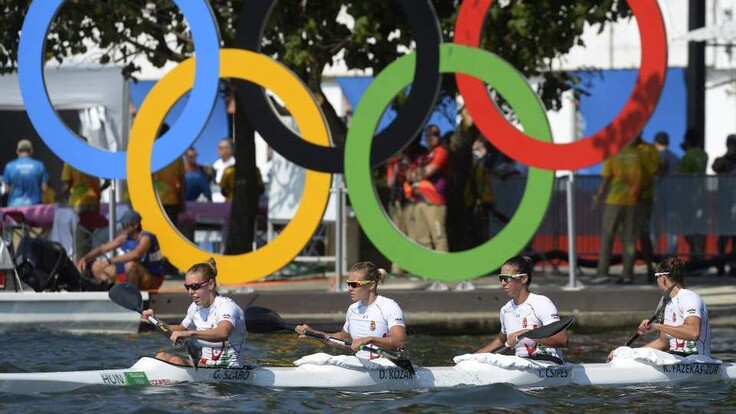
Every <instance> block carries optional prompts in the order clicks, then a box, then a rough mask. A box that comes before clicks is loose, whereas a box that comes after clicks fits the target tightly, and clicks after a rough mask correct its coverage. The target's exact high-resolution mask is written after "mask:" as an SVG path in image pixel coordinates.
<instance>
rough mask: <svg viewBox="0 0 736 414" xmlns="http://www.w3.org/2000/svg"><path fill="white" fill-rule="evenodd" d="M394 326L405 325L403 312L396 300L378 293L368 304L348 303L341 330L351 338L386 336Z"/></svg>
mask: <svg viewBox="0 0 736 414" xmlns="http://www.w3.org/2000/svg"><path fill="white" fill-rule="evenodd" d="M394 326H406V325H405V324H404V313H403V312H402V311H401V308H400V307H399V305H398V304H397V303H396V302H394V301H393V300H391V299H389V298H386V297H383V296H380V295H379V296H378V297H377V298H376V300H375V301H374V302H373V303H371V304H370V305H368V306H365V305H363V303H362V302H360V301H358V302H355V303H353V304H352V305H350V307H349V308H348V312H347V315H345V325H343V327H342V330H343V331H345V332H347V333H348V334H350V337H351V338H353V339H360V338H365V337H366V336H377V337H383V338H386V337H388V336H389V334H390V332H391V328H393V327H394Z"/></svg>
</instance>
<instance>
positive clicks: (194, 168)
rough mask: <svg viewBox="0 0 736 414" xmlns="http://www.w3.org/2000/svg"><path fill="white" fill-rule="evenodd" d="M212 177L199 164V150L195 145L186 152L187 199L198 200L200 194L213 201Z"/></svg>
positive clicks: (185, 179) (185, 181) (185, 180)
mask: <svg viewBox="0 0 736 414" xmlns="http://www.w3.org/2000/svg"><path fill="white" fill-rule="evenodd" d="M211 180H212V177H211V176H210V175H209V174H207V171H205V169H204V167H203V166H202V165H200V164H197V151H196V150H195V149H194V147H189V149H187V150H186V152H184V183H185V188H186V197H185V198H186V200H187V201H197V200H198V199H199V196H200V195H201V196H204V198H205V199H206V200H207V201H212V191H211V190H210V181H211Z"/></svg>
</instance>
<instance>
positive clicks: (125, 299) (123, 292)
mask: <svg viewBox="0 0 736 414" xmlns="http://www.w3.org/2000/svg"><path fill="white" fill-rule="evenodd" d="M107 295H108V296H109V297H110V300H112V301H113V302H115V303H116V304H118V305H120V306H122V307H123V308H125V309H128V310H131V311H134V312H138V313H140V314H141V315H143V296H141V291H140V290H138V288H137V287H135V286H133V285H132V284H130V283H127V282H125V283H118V284H116V285H115V286H113V287H112V288H110V290H109V291H108V293H107ZM148 321H149V322H150V323H151V324H152V325H153V326H154V328H155V329H156V330H157V331H158V332H160V333H161V334H162V335H164V336H166V337H167V338H171V334H172V333H173V331H172V330H171V329H169V327H168V326H166V324H165V323H163V322H161V321H160V320H158V319H156V318H154V317H153V316H149V317H148ZM183 345H186V347H187V353H188V354H189V358H190V360H191V361H190V362H192V365H194V368H197V363H198V361H199V359H200V358H201V357H202V350H201V348H200V347H199V346H198V345H197V344H196V342H195V341H193V340H191V339H188V340H186V341H185V342H184V344H183Z"/></svg>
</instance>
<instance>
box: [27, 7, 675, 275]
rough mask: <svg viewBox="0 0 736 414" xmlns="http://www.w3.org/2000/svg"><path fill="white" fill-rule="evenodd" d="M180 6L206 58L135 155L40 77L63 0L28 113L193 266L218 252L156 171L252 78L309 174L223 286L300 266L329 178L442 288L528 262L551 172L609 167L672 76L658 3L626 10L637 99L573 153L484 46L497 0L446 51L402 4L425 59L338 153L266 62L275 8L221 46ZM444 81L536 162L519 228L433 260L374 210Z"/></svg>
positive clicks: (381, 85)
mask: <svg viewBox="0 0 736 414" xmlns="http://www.w3.org/2000/svg"><path fill="white" fill-rule="evenodd" d="M174 1H175V3H176V4H177V5H178V6H179V7H180V8H181V10H182V13H183V14H184V15H185V17H186V18H187V20H188V21H189V24H190V25H191V27H192V33H193V37H194V43H195V48H196V51H197V57H198V58H197V59H196V60H195V59H194V58H189V59H187V60H185V61H183V62H181V63H180V64H179V65H178V66H177V67H176V68H175V69H173V70H172V71H170V72H169V73H168V74H167V75H166V76H164V77H163V78H162V79H161V80H160V81H159V82H158V83H157V84H156V85H155V86H154V88H153V89H152V90H151V91H150V93H149V94H148V96H147V97H146V99H145V100H144V102H143V104H142V105H141V107H140V109H139V111H138V115H137V117H136V119H135V121H134V123H133V127H132V129H131V133H130V140H129V141H130V142H129V147H128V151H127V152H108V151H103V150H99V149H96V148H93V147H90V146H89V145H87V144H85V143H84V142H82V141H81V140H80V139H76V138H77V137H75V136H74V134H73V133H71V132H70V131H69V130H68V129H67V128H66V127H65V126H64V125H63V123H62V122H61V121H60V120H59V118H58V116H57V115H56V113H55V112H54V110H53V107H52V106H51V104H50V102H49V99H48V94H47V91H46V88H45V85H44V80H43V71H42V70H41V69H42V67H43V59H42V57H43V48H44V42H45V37H46V34H47V32H48V27H49V25H50V22H51V21H52V20H53V17H54V15H55V14H56V12H57V11H58V9H59V8H60V6H61V5H62V4H63V0H49V1H46V2H40V1H38V0H37V1H34V2H32V3H31V6H30V8H29V10H28V14H27V16H26V19H25V21H24V23H23V31H22V36H21V39H20V43H19V50H18V76H19V83H20V89H21V93H22V96H23V99H24V102H25V105H26V109H27V111H28V114H29V118H30V119H31V122H32V124H33V125H34V127H35V128H36V130H37V131H38V133H39V135H40V136H41V138H42V139H43V140H44V141H45V142H46V144H47V145H48V146H49V148H51V149H52V151H54V152H55V153H56V154H57V155H58V156H59V157H60V158H61V159H62V160H64V161H65V162H66V163H68V164H70V165H71V166H73V167H75V168H77V169H79V170H81V171H84V172H86V173H88V174H91V175H95V176H99V177H104V178H113V179H123V178H127V179H128V185H129V192H130V196H131V201H132V204H133V207H134V208H135V209H136V210H138V211H139V212H140V213H141V215H142V216H143V218H144V225H145V226H146V228H147V229H148V230H150V231H152V232H153V233H154V234H156V235H157V237H158V238H159V241H160V244H161V249H162V250H163V252H164V254H165V255H166V256H167V258H168V259H169V260H170V261H171V262H172V263H173V264H174V265H176V266H177V267H179V268H187V267H189V266H190V265H191V263H193V262H196V261H204V260H205V259H206V258H207V257H210V256H212V253H210V252H205V251H202V250H199V249H198V248H197V247H196V246H194V245H193V244H191V243H190V242H188V241H187V240H185V239H184V238H183V237H182V236H181V234H179V233H178V231H176V229H174V228H173V227H172V226H171V224H170V223H169V221H168V219H167V218H166V216H165V214H164V213H163V212H162V209H161V206H160V205H159V203H158V200H157V198H156V194H155V192H154V190H153V185H152V182H151V176H150V175H151V172H152V171H157V170H159V169H161V168H163V167H164V166H166V165H168V164H169V163H170V162H171V161H172V160H174V159H175V158H176V157H178V156H180V155H181V154H182V153H183V152H184V150H185V149H186V148H187V147H188V146H189V145H191V143H192V142H193V141H194V140H195V139H196V137H197V136H198V135H199V133H200V132H201V130H202V129H203V128H204V126H205V124H206V121H207V119H208V117H209V115H210V113H211V111H212V107H213V104H214V100H215V97H216V94H217V85H218V82H219V78H220V77H227V78H236V79H240V80H244V81H249V82H252V83H253V84H255V85H245V83H243V84H242V85H241V84H239V88H238V93H240V94H241V96H242V97H243V98H245V99H243V101H244V102H246V108H245V113H246V114H248V117H249V120H250V121H251V122H252V123H253V125H254V127H255V129H256V130H257V131H258V132H259V133H260V134H261V136H263V138H264V139H265V140H266V141H267V142H269V144H270V145H271V146H272V147H274V148H275V149H276V150H277V151H278V152H279V153H281V154H282V155H284V156H285V157H286V158H287V159H289V160H290V161H292V162H294V163H296V164H298V165H301V166H303V167H306V168H307V169H308V172H307V175H306V179H305V189H304V194H303V196H302V200H301V202H300V206H299V209H298V211H297V213H296V215H295V217H294V218H293V220H292V221H291V222H290V223H289V225H287V227H286V228H285V229H284V230H283V231H282V232H281V234H280V235H279V236H278V237H277V238H276V239H274V240H273V241H271V242H270V243H268V244H267V245H266V246H264V247H263V248H260V249H257V250H255V251H253V252H249V253H245V254H240V255H232V256H222V255H216V258H217V260H218V267H219V268H220V276H219V277H220V282H221V283H225V284H237V283H244V282H248V281H252V280H257V279H260V278H262V277H264V276H267V275H269V274H271V273H273V272H275V271H277V270H279V269H280V268H282V267H283V266H285V265H286V264H288V263H289V262H290V261H291V260H293V259H294V257H296V255H297V254H298V253H299V252H300V251H301V250H302V249H303V248H304V246H305V245H306V243H307V242H308V240H309V238H310V237H311V236H312V235H313V234H314V231H315V230H316V228H317V226H318V225H319V224H320V222H321V220H322V216H323V215H324V211H325V208H326V205H327V200H328V196H329V188H330V185H331V174H332V173H341V172H344V174H345V180H346V183H347V186H348V188H350V189H352V191H350V197H351V201H352V203H353V208H354V210H355V213H356V216H357V218H358V222H359V223H360V225H361V227H362V228H363V230H364V231H365V232H366V234H367V235H368V237H369V239H370V240H371V241H372V242H373V244H374V245H375V246H376V247H377V248H378V249H379V250H380V251H381V252H382V253H383V254H384V255H385V256H386V257H387V258H388V259H390V260H392V261H393V262H396V263H398V264H399V265H401V266H402V267H403V268H405V269H407V270H409V271H411V272H413V273H416V274H418V275H421V276H424V277H426V278H429V279H434V280H442V281H458V280H465V279H469V278H473V277H478V276H482V275H484V274H487V273H488V272H490V271H492V270H494V269H496V268H498V267H499V266H500V265H501V264H502V262H503V260H505V259H506V258H508V257H509V256H512V255H514V254H517V253H518V252H519V251H520V250H521V249H522V248H523V247H524V246H525V245H526V244H527V243H528V242H529V240H530V239H531V238H532V237H533V235H534V233H535V232H536V230H537V229H538V228H539V225H540V224H541V222H542V219H543V218H544V215H545V213H546V211H547V208H548V206H549V200H550V197H551V195H552V188H553V183H554V170H558V169H559V170H571V169H578V168H581V167H585V166H589V165H593V164H595V163H598V162H600V161H602V160H604V159H605V158H607V157H610V156H612V155H614V154H615V153H616V152H618V151H619V150H620V149H621V148H622V147H623V146H624V145H625V144H626V143H627V142H629V141H630V140H631V139H633V138H634V136H636V134H638V133H639V131H641V129H642V128H643V127H644V125H645V124H646V121H647V120H648V119H649V117H650V116H651V114H652V112H653V111H654V108H655V106H656V103H657V101H658V99H659V95H660V93H661V90H662V87H663V85H664V78H665V73H666V62H667V43H666V35H665V30H664V23H663V21H662V14H661V11H660V9H659V7H658V5H657V1H656V0H637V1H629V4H630V6H631V9H632V11H633V12H634V16H635V18H636V20H637V23H638V26H639V30H640V33H641V39H642V67H641V70H640V73H639V77H638V79H637V83H636V86H635V88H634V91H633V92H632V95H631V98H630V100H629V102H628V103H627V104H626V106H625V107H624V109H623V110H622V111H621V113H620V114H619V115H618V116H617V117H616V119H614V120H613V121H612V122H611V124H610V125H609V126H607V127H606V128H603V129H602V130H601V131H598V132H596V133H595V134H593V135H592V136H591V137H588V138H586V139H584V140H582V141H579V142H576V143H574V144H554V143H553V142H552V139H551V132H550V129H549V124H548V121H547V117H546V114H545V112H544V107H543V106H542V104H541V102H540V101H539V99H538V98H537V96H536V94H535V93H534V92H533V90H532V89H531V87H530V86H529V84H528V83H527V81H526V80H525V79H524V78H523V76H522V75H521V74H520V73H518V72H517V71H516V70H515V69H514V68H512V67H511V66H510V65H509V64H508V63H506V62H505V61H504V60H503V59H501V58H500V57H498V56H496V55H494V54H492V53H489V52H486V51H483V50H480V49H478V48H477V46H478V42H479V38H480V32H481V27H482V24H483V22H484V19H485V16H486V14H487V9H488V7H490V5H491V4H492V0H476V1H464V2H462V3H461V6H460V10H459V14H458V19H457V22H456V26H455V34H456V38H455V43H454V44H441V38H440V32H439V25H438V21H437V16H436V13H435V11H434V8H433V7H432V4H431V1H430V0H415V1H400V4H401V7H402V8H403V10H404V12H405V13H406V15H407V18H408V20H409V25H410V27H411V29H412V34H413V35H414V38H415V41H416V44H417V51H416V52H415V53H410V54H407V55H405V56H403V57H401V58H399V59H397V60H396V61H395V62H393V63H391V64H390V65H389V66H387V67H386V68H385V69H384V70H383V71H381V73H379V74H378V75H377V76H376V77H375V79H374V80H373V82H372V83H371V84H370V86H369V87H368V89H367V90H366V92H365V94H364V96H363V97H362V98H361V101H360V103H359V105H358V107H357V108H356V109H355V111H354V115H353V119H352V122H351V125H350V128H349V129H348V135H347V139H346V143H345V147H344V148H336V147H331V146H330V131H329V129H328V127H327V123H326V122H325V120H324V116H323V114H322V113H321V111H320V109H319V106H318V105H317V103H316V101H315V99H314V97H313V96H312V94H311V93H310V92H309V90H308V88H307V87H306V86H305V85H304V84H303V83H302V82H301V81H300V79H299V78H298V77H297V76H296V75H295V74H294V73H293V72H291V71H290V70H289V69H288V68H286V67H284V66H283V65H281V64H280V63H278V62H276V61H274V60H273V59H271V58H269V57H267V56H263V55H261V54H259V53H258V50H259V45H260V39H261V35H262V31H263V26H264V25H265V21H266V20H267V17H268V15H269V13H270V11H271V10H272V8H273V7H274V6H275V4H276V1H275V0H263V1H260V0H246V1H245V4H244V6H243V9H242V10H241V16H240V18H239V26H238V28H237V42H236V44H237V46H238V48H237V49H220V48H219V35H218V32H217V27H216V24H215V23H214V18H212V11H211V9H210V7H209V5H208V3H207V2H206V1H188V0H186V1H185V0H174ZM441 73H455V74H456V77H457V82H458V87H459V89H460V93H461V95H462V96H463V98H464V100H465V102H466V105H467V108H468V110H469V111H470V113H471V115H472V116H473V118H474V120H475V121H476V123H477V125H478V127H479V129H480V130H481V132H483V133H484V136H485V137H486V138H487V139H488V140H489V141H490V142H491V143H493V144H494V145H495V146H496V147H497V148H499V149H500V150H501V151H503V152H504V153H506V154H507V155H509V156H511V157H512V158H514V159H516V160H517V161H520V162H522V163H525V164H528V165H529V166H530V167H532V168H530V173H529V179H528V181H527V186H526V189H525V192H524V195H523V197H522V200H521V203H520V205H519V207H518V209H517V211H516V212H515V214H514V216H513V218H512V219H511V221H510V222H509V223H508V224H507V225H506V226H505V227H504V229H503V230H501V232H500V233H499V234H498V235H496V236H495V237H493V238H492V239H491V240H488V241H487V242H486V243H484V244H482V245H480V246H478V247H475V248H473V249H470V250H467V251H463V252H452V253H444V252H435V251H431V250H428V249H425V248H423V247H420V246H419V245H417V244H415V243H413V242H412V241H410V240H409V239H407V238H406V236H405V235H403V234H402V233H401V232H400V231H399V230H398V229H397V228H396V227H395V226H393V224H392V223H391V220H390V219H389V218H388V217H387V214H386V212H385V211H384V210H383V208H382V207H381V205H380V203H379V202H378V201H377V197H376V194H375V187H374V185H373V182H372V179H371V174H370V168H371V167H372V166H375V165H377V164H380V163H381V162H382V161H384V160H386V159H387V158H388V157H390V156H391V155H392V154H393V153H395V152H397V151H398V150H400V149H401V148H402V147H403V146H405V145H406V144H407V143H408V142H409V141H410V140H411V139H412V138H413V137H414V136H416V134H417V133H418V132H419V131H420V130H421V129H422V127H423V125H424V123H425V122H426V120H427V118H428V116H429V114H430V112H431V110H432V107H433V105H434V102H435V99H436V97H437V94H438V91H439V85H440V80H441V75H440V74H441ZM412 75H413V78H412ZM412 80H413V83H414V88H413V89H412V92H411V94H410V96H409V98H408V101H407V104H406V106H405V107H403V108H402V109H401V110H400V112H399V116H398V118H397V119H396V120H394V122H393V123H392V124H391V126H389V127H388V128H387V129H386V130H385V131H383V132H381V133H379V134H377V135H376V136H375V137H374V131H375V130H376V126H377V124H378V120H379V118H380V116H381V114H382V112H383V111H384V110H385V108H386V107H387V106H388V105H389V103H390V101H391V99H392V98H393V96H395V95H396V94H397V93H399V92H400V91H401V90H402V89H403V88H404V87H406V86H407V85H408V84H410V83H412ZM484 83H487V84H488V85H490V86H492V87H493V88H494V89H495V90H496V91H497V92H498V93H500V94H501V95H502V96H503V97H504V99H505V100H506V101H507V102H508V103H509V105H510V106H511V107H512V108H513V109H514V111H515V113H516V114H517V115H518V118H519V119H520V121H521V124H522V127H523V129H524V132H521V131H519V130H518V129H516V128H515V127H514V126H512V125H511V124H509V123H508V122H507V121H506V119H505V118H504V117H503V115H502V114H501V113H500V112H499V110H498V108H497V107H496V105H495V104H494V103H493V102H492V101H491V100H490V98H489V94H488V91H487V88H486V86H485V85H484ZM266 88H267V89H269V90H271V91H273V92H274V93H275V94H276V95H277V96H279V97H280V98H281V99H282V100H283V102H285V104H286V106H287V107H288V108H289V110H290V111H291V112H292V114H293V115H294V118H295V120H296V122H297V124H298V125H299V129H300V131H301V133H302V135H303V137H304V138H302V137H300V136H298V135H297V134H295V133H294V132H292V131H291V130H289V129H288V128H286V127H285V126H284V125H283V124H281V123H280V121H278V119H277V118H276V116H275V115H274V112H273V108H271V107H270V104H269V102H268V100H267V99H266V95H265V92H264V89H266ZM190 89H191V91H192V92H191V93H192V97H191V99H189V100H188V103H187V107H186V109H185V112H184V114H183V116H181V117H180V118H179V120H177V122H176V123H175V125H174V126H173V127H172V128H171V129H170V130H169V132H168V133H167V134H166V135H165V136H164V137H163V138H162V139H160V140H158V141H156V142H155V143H154V137H155V134H156V131H157V130H158V128H159V126H160V124H161V123H162V122H163V118H164V117H165V115H166V112H167V111H168V110H169V108H170V107H171V106H172V105H173V104H174V103H175V102H176V100H177V99H179V98H180V97H181V96H182V95H183V94H185V93H186V92H187V91H188V90H190ZM374 141H375V143H374ZM343 152H344V154H343ZM133 154H134V156H128V155H133Z"/></svg>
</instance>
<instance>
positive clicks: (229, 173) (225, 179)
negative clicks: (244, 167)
mask: <svg viewBox="0 0 736 414" xmlns="http://www.w3.org/2000/svg"><path fill="white" fill-rule="evenodd" d="M255 176H256V177H255V178H256V191H257V192H258V194H259V195H260V194H263V191H264V190H265V185H264V184H263V177H261V170H260V169H259V168H258V167H256V171H255ZM220 191H221V192H222V195H223V196H225V200H227V201H228V202H229V203H231V202H232V201H233V193H234V192H235V166H234V165H231V166H229V167H227V168H225V171H223V172H222V178H220Z"/></svg>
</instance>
